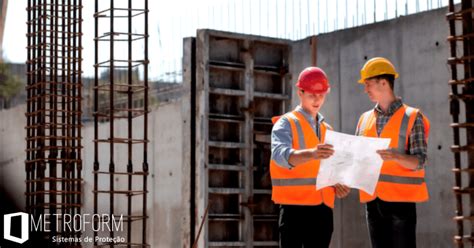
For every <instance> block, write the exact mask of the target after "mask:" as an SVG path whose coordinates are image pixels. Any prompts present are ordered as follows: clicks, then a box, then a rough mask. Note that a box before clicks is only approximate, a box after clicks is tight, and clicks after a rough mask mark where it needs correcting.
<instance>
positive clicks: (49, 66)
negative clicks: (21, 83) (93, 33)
mask: <svg viewBox="0 0 474 248" xmlns="http://www.w3.org/2000/svg"><path fill="white" fill-rule="evenodd" d="M27 13H28V21H27V29H28V30H27V42H28V45H27V62H26V64H27V86H26V91H27V111H26V114H25V115H26V121H27V124H26V127H25V128H26V133H27V136H26V150H25V151H26V162H25V169H26V209H27V211H28V212H29V213H31V214H32V215H33V216H34V217H35V218H39V217H41V216H46V215H44V214H49V215H50V216H54V215H55V214H57V215H66V214H68V215H71V216H73V215H76V214H80V211H81V206H82V202H81V195H82V160H81V150H82V144H81V139H82V137H81V113H82V110H81V88H82V79H81V74H82V68H81V64H82V0H29V1H28V7H27ZM45 218H46V217H45ZM56 220H57V221H51V222H50V224H51V226H50V230H51V231H50V232H46V231H45V230H43V231H44V238H45V239H47V240H50V239H51V237H53V236H57V237H66V238H78V237H80V235H81V233H80V232H77V231H75V230H77V229H76V227H70V228H67V225H65V224H64V223H65V220H64V219H63V218H59V219H56ZM72 240H74V239H72ZM76 240H77V239H76ZM61 245H65V246H68V247H80V246H81V244H80V242H63V243H61Z"/></svg>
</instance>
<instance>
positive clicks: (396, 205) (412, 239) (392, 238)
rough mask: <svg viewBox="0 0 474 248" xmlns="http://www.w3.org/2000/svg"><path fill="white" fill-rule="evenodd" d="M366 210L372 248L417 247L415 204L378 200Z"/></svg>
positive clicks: (372, 202) (368, 204)
mask: <svg viewBox="0 0 474 248" xmlns="http://www.w3.org/2000/svg"><path fill="white" fill-rule="evenodd" d="M366 209H367V224H368V226H369V235H370V241H371V242H372V248H415V247H416V204H415V203H412V202H386V201H382V200H380V199H379V198H377V199H375V200H374V201H371V202H368V203H367V205H366Z"/></svg>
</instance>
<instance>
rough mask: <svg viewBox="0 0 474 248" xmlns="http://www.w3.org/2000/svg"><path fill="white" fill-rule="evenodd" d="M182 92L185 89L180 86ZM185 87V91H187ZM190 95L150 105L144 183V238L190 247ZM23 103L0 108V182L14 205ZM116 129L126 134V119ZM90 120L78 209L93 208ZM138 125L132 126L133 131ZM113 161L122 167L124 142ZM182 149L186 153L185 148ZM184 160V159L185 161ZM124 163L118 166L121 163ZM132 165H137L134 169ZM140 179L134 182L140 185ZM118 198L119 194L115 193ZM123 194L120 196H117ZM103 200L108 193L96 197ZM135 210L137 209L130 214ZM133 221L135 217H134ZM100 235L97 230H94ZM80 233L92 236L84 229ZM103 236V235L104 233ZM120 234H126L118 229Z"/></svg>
mask: <svg viewBox="0 0 474 248" xmlns="http://www.w3.org/2000/svg"><path fill="white" fill-rule="evenodd" d="M182 91H183V92H184V91H185V89H182ZM188 92H189V90H188ZM189 106H190V104H189V94H187V95H186V96H182V97H180V98H179V99H176V100H174V101H171V102H168V103H164V104H160V105H158V106H155V107H154V109H153V111H152V112H151V114H150V116H149V137H150V141H151V142H150V144H149V148H148V149H149V151H150V152H149V164H150V175H149V179H148V181H149V184H148V189H149V193H148V203H149V204H148V215H149V219H148V222H147V226H148V228H147V231H148V242H149V243H150V244H151V247H190V246H191V245H190V244H189V242H190V241H189V230H190V223H189V211H190V210H189V197H190V196H189V193H190V189H189V186H190V184H189V176H190V174H189V157H188V156H186V155H183V154H189V149H190V148H189V147H190V143H189V141H188V138H189V133H190V129H189V127H190V126H189V125H188V123H189V118H190V116H189ZM25 111H26V107H25V105H24V104H23V105H18V106H16V107H14V108H11V109H7V110H0V186H2V187H5V190H6V191H7V193H8V194H10V195H12V196H15V197H16V199H18V201H17V202H16V203H15V204H16V205H18V206H20V207H21V208H24V206H25V199H24V197H23V195H24V192H25V176H26V174H25V163H24V160H25V151H24V150H25V148H26V143H25V137H26V132H25V129H24V126H25V124H26V117H25V115H24V113H25ZM134 122H135V125H136V126H137V127H139V126H143V118H136V119H134ZM115 125H116V130H118V133H117V134H120V133H122V134H125V132H126V130H127V124H126V122H125V121H123V120H120V121H117V122H116V123H115ZM99 129H100V133H106V130H107V129H108V123H101V124H100V126H99ZM93 131H94V130H93V123H90V122H89V123H86V124H85V126H84V127H83V145H84V150H83V154H82V158H83V161H84V162H83V168H84V169H83V173H82V175H83V179H84V182H83V204H84V205H83V208H82V213H89V214H92V213H93V194H92V190H93V184H94V179H93V173H92V172H93V167H92V165H93V145H92V144H93V143H92V140H93ZM142 131H143V130H140V129H139V128H136V129H135V132H136V135H139V133H141V132H142ZM116 148H117V150H116V154H117V155H116V156H115V161H117V163H116V165H117V170H122V171H123V169H125V163H121V162H118V161H127V159H126V156H127V155H126V154H127V152H126V151H125V150H124V148H125V146H121V147H120V146H117V147H116ZM185 150H187V151H188V152H186V151H185ZM100 152H101V155H100V156H99V157H100V158H101V159H100V160H101V161H100V164H101V166H102V167H103V166H105V167H107V163H108V158H107V157H106V154H108V149H107V148H105V147H101V148H100ZM134 154H135V155H136V157H137V159H136V161H134V165H135V166H137V167H138V169H139V168H140V165H141V162H140V159H138V157H140V155H141V154H142V153H141V152H140V149H137V150H134ZM186 161H187V162H186ZM121 167H123V168H121ZM137 167H136V168H137ZM115 183H116V187H119V188H120V187H126V181H125V178H124V177H119V176H118V177H116V180H115ZM99 185H100V186H101V187H102V188H107V187H108V180H99ZM140 185H141V182H140V181H138V180H137V181H135V182H134V187H135V186H140ZM117 198H120V197H117ZM122 199H125V198H122ZM99 200H103V201H105V202H108V198H107V197H104V198H99ZM103 201H102V202H101V203H100V204H99V207H100V208H99V213H108V204H106V203H104V202H103ZM140 201H141V198H137V201H136V202H134V204H133V205H134V210H139V209H141V206H140V205H139V204H140ZM114 205H115V209H116V211H117V212H116V214H121V213H122V214H124V215H126V202H125V201H124V200H123V201H120V200H116V201H115V203H114ZM134 214H135V215H137V214H139V213H134ZM137 223H138V222H137ZM133 227H134V228H133V231H132V232H133V234H132V235H133V236H134V237H136V241H137V240H139V237H141V226H140V224H139V223H138V224H137V226H136V228H135V226H133ZM99 235H100V234H99ZM84 236H92V232H91V231H86V233H84ZM103 236H104V237H105V236H108V235H107V234H103ZM119 236H125V233H122V234H121V235H120V234H119ZM83 247H92V243H87V244H83Z"/></svg>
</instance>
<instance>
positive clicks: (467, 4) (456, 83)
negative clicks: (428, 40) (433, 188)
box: [446, 0, 474, 248]
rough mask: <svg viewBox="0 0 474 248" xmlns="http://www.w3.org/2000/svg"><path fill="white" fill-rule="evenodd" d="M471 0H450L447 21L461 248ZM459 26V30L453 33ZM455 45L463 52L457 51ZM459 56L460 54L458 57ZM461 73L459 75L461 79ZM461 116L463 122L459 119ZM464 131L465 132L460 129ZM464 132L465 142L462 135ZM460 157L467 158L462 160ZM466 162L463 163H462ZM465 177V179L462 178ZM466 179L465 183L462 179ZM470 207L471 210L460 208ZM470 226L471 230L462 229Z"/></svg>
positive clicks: (470, 94) (466, 236)
mask: <svg viewBox="0 0 474 248" xmlns="http://www.w3.org/2000/svg"><path fill="white" fill-rule="evenodd" d="M473 12H474V8H472V2H471V1H464V0H463V1H461V4H460V5H455V4H454V1H453V0H450V1H449V6H448V13H447V15H446V18H447V20H448V22H449V30H450V35H449V36H448V39H447V40H448V41H449V43H450V48H451V49H450V57H449V58H448V61H447V62H448V64H449V66H450V68H451V80H449V82H448V83H449V85H450V86H451V93H450V95H449V97H450V113H451V116H452V120H453V123H451V127H452V128H453V136H454V144H453V145H452V146H451V151H452V152H453V154H454V168H453V172H454V179H455V186H454V187H453V191H454V194H455V199H456V211H455V216H454V218H453V219H454V221H456V227H457V233H456V235H455V236H454V242H455V243H456V245H457V247H460V248H462V247H464V246H465V244H466V243H470V246H471V247H472V245H474V242H473V240H474V238H473V237H474V221H473V220H474V218H473V216H474V130H473V129H472V128H473V127H474V108H473V106H474V104H473V103H474V101H473V100H474V86H473V83H472V81H473V77H474V59H473V58H474V35H473V34H474V27H473V25H472V21H473V18H472V14H473ZM457 27H461V28H462V30H456V28H457ZM458 46H460V47H461V48H462V52H460V51H458V49H457V48H458ZM458 53H459V54H458ZM460 74H462V76H460ZM462 104H464V109H465V113H461V105H462ZM463 116H464V120H461V119H462V118H463ZM462 129H464V130H462ZM464 132H465V134H466V135H465V137H466V139H465V140H462V139H461V138H462V137H463V135H462V133H464ZM463 156H466V158H467V159H465V160H463V159H462V158H463ZM463 161H466V162H467V163H466V164H463ZM463 175H465V177H464V176H463ZM464 178H467V179H468V180H467V181H466V182H463V179H464ZM464 206H469V208H470V209H467V210H465V209H463V207H464ZM466 226H470V228H468V229H467V228H465V227H466Z"/></svg>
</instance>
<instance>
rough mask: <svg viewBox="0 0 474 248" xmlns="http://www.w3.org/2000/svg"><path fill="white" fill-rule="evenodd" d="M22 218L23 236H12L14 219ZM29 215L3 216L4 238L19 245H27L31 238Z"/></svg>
mask: <svg viewBox="0 0 474 248" xmlns="http://www.w3.org/2000/svg"><path fill="white" fill-rule="evenodd" d="M17 216H20V218H21V236H20V237H15V236H12V235H11V230H12V218H13V217H17ZM29 216H30V215H29V214H27V213H23V212H18V213H13V214H5V215H3V238H4V239H6V240H9V241H12V242H15V243H18V244H23V243H25V242H26V241H27V240H28V238H29V229H30V228H29Z"/></svg>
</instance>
